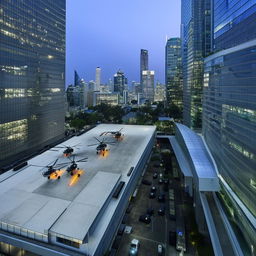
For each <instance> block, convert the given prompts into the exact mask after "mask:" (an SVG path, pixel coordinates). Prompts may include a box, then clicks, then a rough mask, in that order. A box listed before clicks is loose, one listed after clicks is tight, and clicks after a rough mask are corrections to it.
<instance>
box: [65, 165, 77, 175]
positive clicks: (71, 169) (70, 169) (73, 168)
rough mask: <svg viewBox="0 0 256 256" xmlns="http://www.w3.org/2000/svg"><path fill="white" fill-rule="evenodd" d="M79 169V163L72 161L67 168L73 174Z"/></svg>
mask: <svg viewBox="0 0 256 256" xmlns="http://www.w3.org/2000/svg"><path fill="white" fill-rule="evenodd" d="M76 169H77V164H76V163H72V164H71V165H70V166H69V167H68V168H67V172H68V173H70V174H71V175H73V171H75V170H76Z"/></svg>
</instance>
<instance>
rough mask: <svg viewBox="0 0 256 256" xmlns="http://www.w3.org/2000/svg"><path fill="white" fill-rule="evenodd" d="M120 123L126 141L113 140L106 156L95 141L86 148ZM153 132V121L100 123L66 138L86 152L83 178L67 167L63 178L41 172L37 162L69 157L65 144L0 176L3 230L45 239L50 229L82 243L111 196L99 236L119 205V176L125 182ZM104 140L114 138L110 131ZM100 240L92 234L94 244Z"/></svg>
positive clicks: (79, 153)
mask: <svg viewBox="0 0 256 256" xmlns="http://www.w3.org/2000/svg"><path fill="white" fill-rule="evenodd" d="M121 128H123V129H122V131H121V132H122V133H123V134H124V137H123V140H120V141H117V142H116V144H115V145H109V146H108V147H109V151H108V152H107V153H106V154H105V155H104V156H103V155H100V154H98V155H97V154H96V145H95V146H91V147H88V145H90V144H94V143H97V141H96V140H95V138H94V137H97V138H98V139H99V140H101V139H102V138H103V136H102V137H100V136H99V135H100V134H102V133H103V132H106V131H117V130H119V129H121ZM154 132H155V127H154V126H136V125H112V124H101V125H98V126H97V127H96V128H94V129H92V130H90V131H88V132H87V133H85V134H82V135H80V136H77V137H73V138H71V139H69V140H68V141H65V142H64V143H63V144H65V145H67V146H73V145H76V144H79V145H78V146H77V147H76V148H75V151H74V155H75V157H76V158H75V160H79V159H81V158H84V157H88V161H87V162H79V163H78V167H79V169H81V170H83V172H82V173H81V177H80V178H77V176H70V175H69V174H68V173H66V172H63V174H62V176H61V178H60V179H59V180H58V179H56V180H48V179H47V178H46V177H43V176H42V172H43V171H44V169H43V168H42V167H35V166H33V165H41V166H46V165H49V164H50V163H52V162H54V161H55V160H56V159H57V158H58V159H59V160H58V163H66V162H69V160H68V159H67V158H64V156H63V154H62V152H63V150H64V149H61V148H56V147H55V148H54V151H53V150H48V151H46V152H44V153H42V154H40V155H38V156H36V157H34V158H33V159H31V160H29V161H28V166H27V167H25V168H24V169H22V170H21V171H16V172H14V171H12V170H11V171H9V172H7V173H5V174H4V175H3V176H2V175H0V205H1V207H0V229H3V230H7V231H9V232H13V233H16V234H19V235H22V236H26V237H31V238H33V239H37V240H40V241H45V242H47V241H48V234H49V233H52V234H56V235H60V236H61V237H67V239H68V238H72V239H76V240H79V241H80V242H82V241H83V240H84V239H85V237H86V235H87V232H88V231H89V229H90V228H91V227H92V225H93V224H94V222H95V219H96V218H97V216H98V215H99V213H100V211H101V209H102V208H103V206H104V204H105V203H106V202H107V201H108V200H109V206H108V207H107V208H106V209H105V212H104V216H105V215H106V217H105V218H101V219H100V223H101V224H100V225H98V226H99V227H97V230H96V231H95V234H97V235H100V234H99V233H102V232H101V231H100V230H101V228H103V227H106V225H107V223H108V222H107V220H109V219H110V218H111V213H113V212H114V210H115V207H116V205H117V204H116V201H117V200H114V199H112V197H111V195H112V194H111V193H112V192H113V190H114V188H115V186H116V185H117V184H118V182H119V181H120V180H122V181H125V182H126V184H127V181H128V180H129V178H130V177H127V172H128V171H129V169H130V168H131V166H136V165H137V162H138V160H139V158H140V157H141V155H142V154H143V152H144V150H145V148H146V146H147V145H148V143H149V140H150V139H151V137H152V136H153V134H154ZM105 139H106V141H115V138H113V137H112V135H107V136H105ZM67 166H68V164H67V165H66V166H65V168H66V167H67ZM65 168H63V169H65ZM1 176H2V177H1ZM99 231H100V232H99ZM100 239H101V238H99V239H98V238H97V237H96V236H95V237H94V240H93V244H94V245H95V247H96V246H97V243H98V242H99V241H100ZM91 248H92V246H91ZM94 249H95V248H94ZM94 249H93V248H92V249H91V250H94Z"/></svg>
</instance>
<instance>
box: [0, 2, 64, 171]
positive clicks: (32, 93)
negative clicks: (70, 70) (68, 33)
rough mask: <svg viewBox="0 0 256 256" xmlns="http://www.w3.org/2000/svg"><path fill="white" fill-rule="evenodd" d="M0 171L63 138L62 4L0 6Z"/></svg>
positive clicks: (10, 3) (14, 3) (39, 3)
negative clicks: (5, 166)
mask: <svg viewBox="0 0 256 256" xmlns="http://www.w3.org/2000/svg"><path fill="white" fill-rule="evenodd" d="M0 81H1V83H0V148H1V154H0V163H1V164H0V167H1V166H3V165H5V164H8V163H10V160H11V161H13V160H15V159H18V158H20V157H23V156H25V155H27V154H29V153H31V152H34V151H36V150H38V149H40V148H41V147H43V146H45V145H47V144H49V143H52V142H54V141H56V140H58V139H60V138H62V137H63V134H64V81H65V0H55V1H50V0H23V1H14V0H9V1H7V0H1V2H0Z"/></svg>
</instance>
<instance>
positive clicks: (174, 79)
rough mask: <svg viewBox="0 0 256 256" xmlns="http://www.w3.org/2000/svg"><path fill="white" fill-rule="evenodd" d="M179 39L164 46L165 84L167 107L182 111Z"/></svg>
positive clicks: (172, 40)
mask: <svg viewBox="0 0 256 256" xmlns="http://www.w3.org/2000/svg"><path fill="white" fill-rule="evenodd" d="M182 82H183V81H182V67H181V39H180V38H170V39H168V40H167V42H166V46H165V84H166V98H167V104H168V105H176V106H178V107H179V108H180V109H181V111H182V109H183V84H182Z"/></svg>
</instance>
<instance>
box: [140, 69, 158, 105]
mask: <svg viewBox="0 0 256 256" xmlns="http://www.w3.org/2000/svg"><path fill="white" fill-rule="evenodd" d="M142 81H143V84H142V88H143V97H144V98H145V99H146V100H149V101H151V102H153V101H154V90H155V71H153V70H144V71H142Z"/></svg>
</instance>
